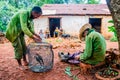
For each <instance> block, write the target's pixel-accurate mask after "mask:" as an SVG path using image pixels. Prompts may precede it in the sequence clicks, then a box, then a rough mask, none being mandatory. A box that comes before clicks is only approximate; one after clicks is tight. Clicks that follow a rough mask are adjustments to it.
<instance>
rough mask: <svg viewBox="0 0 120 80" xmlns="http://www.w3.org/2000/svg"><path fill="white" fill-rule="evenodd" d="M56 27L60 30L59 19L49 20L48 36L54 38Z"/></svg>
mask: <svg viewBox="0 0 120 80" xmlns="http://www.w3.org/2000/svg"><path fill="white" fill-rule="evenodd" d="M56 27H58V29H59V28H60V18H49V29H50V36H51V37H53V36H54V31H55V29H56Z"/></svg>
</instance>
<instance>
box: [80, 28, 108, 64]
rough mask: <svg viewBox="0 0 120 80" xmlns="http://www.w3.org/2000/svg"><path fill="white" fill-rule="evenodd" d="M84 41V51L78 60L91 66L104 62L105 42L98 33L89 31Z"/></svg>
mask: <svg viewBox="0 0 120 80" xmlns="http://www.w3.org/2000/svg"><path fill="white" fill-rule="evenodd" d="M85 41H86V46H85V51H84V53H83V54H81V55H80V60H82V61H84V62H85V63H88V64H93V65H95V64H98V63H99V62H101V61H104V59H105V51H106V42H105V39H104V37H103V36H102V35H101V34H100V33H98V32H96V31H94V30H92V29H91V30H89V32H88V34H87V36H86V39H85Z"/></svg>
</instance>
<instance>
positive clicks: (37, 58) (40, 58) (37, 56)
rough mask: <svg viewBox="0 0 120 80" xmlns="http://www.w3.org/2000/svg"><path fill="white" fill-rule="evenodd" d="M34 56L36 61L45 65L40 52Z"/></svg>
mask: <svg viewBox="0 0 120 80" xmlns="http://www.w3.org/2000/svg"><path fill="white" fill-rule="evenodd" d="M34 57H35V59H36V61H37V62H38V63H39V64H40V65H41V66H43V65H44V62H43V59H42V57H41V56H40V55H39V54H35V56H34Z"/></svg>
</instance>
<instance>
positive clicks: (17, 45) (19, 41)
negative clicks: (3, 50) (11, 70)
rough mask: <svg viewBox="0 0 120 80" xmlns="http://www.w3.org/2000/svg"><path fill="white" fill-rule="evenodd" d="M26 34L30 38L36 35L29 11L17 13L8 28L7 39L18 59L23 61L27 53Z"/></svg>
mask: <svg viewBox="0 0 120 80" xmlns="http://www.w3.org/2000/svg"><path fill="white" fill-rule="evenodd" d="M24 34H26V35H27V36H29V37H32V36H33V34H34V27H33V21H32V19H31V18H30V12H29V11H20V12H17V13H16V14H15V15H14V16H13V17H12V19H11V20H10V22H9V24H8V26H7V31H6V38H7V39H8V40H9V41H10V42H11V43H12V45H13V47H14V52H15V58H16V59H21V58H22V56H23V55H24V54H25V53H26V45H25V40H24Z"/></svg>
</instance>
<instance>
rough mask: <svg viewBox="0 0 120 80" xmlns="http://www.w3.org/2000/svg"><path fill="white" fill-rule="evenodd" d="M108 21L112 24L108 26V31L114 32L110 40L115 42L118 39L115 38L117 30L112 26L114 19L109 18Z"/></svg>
mask: <svg viewBox="0 0 120 80" xmlns="http://www.w3.org/2000/svg"><path fill="white" fill-rule="evenodd" d="M108 23H112V26H109V27H108V31H109V32H113V33H114V36H113V37H112V38H111V39H110V41H113V42H116V41H118V39H117V31H116V29H115V26H114V21H113V20H109V21H108Z"/></svg>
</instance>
